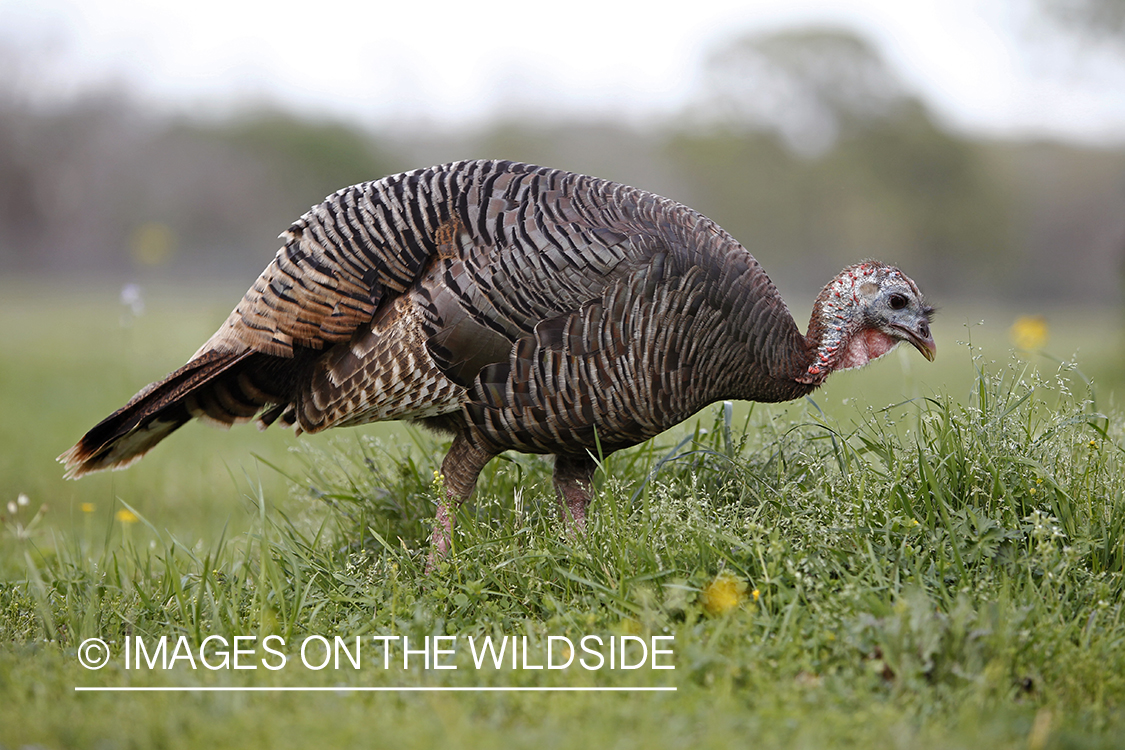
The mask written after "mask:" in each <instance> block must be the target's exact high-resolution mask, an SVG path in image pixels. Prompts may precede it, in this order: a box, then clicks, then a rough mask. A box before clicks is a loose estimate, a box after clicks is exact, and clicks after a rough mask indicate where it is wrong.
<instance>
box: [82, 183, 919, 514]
mask: <svg viewBox="0 0 1125 750" xmlns="http://www.w3.org/2000/svg"><path fill="white" fill-rule="evenodd" d="M282 238H283V239H284V241H285V244H284V246H283V247H282V248H281V250H279V251H278V254H277V256H276V257H275V259H274V260H273V262H272V263H270V265H269V266H268V267H267V268H266V270H265V271H264V272H263V273H262V275H261V276H260V277H259V279H258V280H257V281H256V282H255V284H254V285H253V287H252V288H251V289H250V290H249V291H248V292H247V293H246V295H245V297H244V298H243V300H242V301H241V302H240V303H239V305H238V306H237V308H236V309H235V310H234V312H232V313H231V315H230V317H229V318H228V319H227V321H226V322H225V323H224V324H223V325H222V326H221V327H220V329H219V330H218V331H217V332H216V333H215V335H214V336H212V337H211V339H209V340H208V341H207V342H206V343H205V344H204V345H203V346H202V347H201V348H200V349H199V351H198V352H197V353H196V355H195V356H194V357H193V358H192V360H191V361H190V362H189V363H188V364H187V365H185V366H184V367H183V368H181V369H180V370H178V371H176V372H175V373H172V374H171V375H169V376H168V377H167V378H166V379H165V380H163V381H160V382H159V383H156V384H153V385H152V386H149V387H148V388H146V389H145V390H143V391H141V393H139V394H138V395H137V396H136V397H134V399H133V400H132V401H131V402H130V403H129V404H128V405H127V406H125V407H124V408H122V409H121V410H119V411H118V412H116V413H114V414H113V415H111V416H110V417H109V418H107V419H106V420H104V421H103V422H102V423H101V424H99V425H98V426H96V427H95V428H93V429H92V430H91V431H90V432H89V433H88V434H87V435H86V436H85V437H84V438H83V439H82V441H81V442H79V444H78V445H76V446H75V447H74V448H73V449H72V450H71V451H70V452H69V453H68V454H65V455H64V456H63V457H62V458H63V459H64V460H65V461H66V462H67V464H68V467H69V469H70V475H71V476H80V475H81V474H84V473H86V472H88V471H95V470H98V469H102V468H111V467H112V468H116V467H118V466H123V465H127V464H128V463H130V462H131V461H132V460H135V459H136V458H138V457H139V456H140V455H142V454H143V453H144V452H145V451H147V450H148V449H149V448H151V447H152V445H155V443H156V442H159V440H161V439H163V437H165V436H166V435H167V434H169V433H170V432H171V431H172V430H174V429H176V428H177V427H179V426H180V425H182V424H183V423H184V422H186V421H188V420H189V419H190V418H192V417H200V418H203V419H205V420H207V421H211V422H215V423H219V424H222V425H230V424H232V423H235V422H239V421H245V420H249V419H252V418H254V417H258V419H259V422H260V423H261V424H263V425H268V424H270V423H272V422H274V421H278V420H280V421H281V422H282V423H285V424H291V425H296V426H297V427H298V428H299V429H300V430H303V431H307V432H317V431H320V430H323V429H327V428H329V427H333V426H339V425H354V424H361V423H365V422H371V421H379V420H392V419H408V420H418V421H421V422H423V423H425V424H428V425H430V426H433V427H437V428H440V429H444V430H446V431H448V432H451V433H452V434H453V435H454V436H455V440H454V445H453V448H452V449H451V452H450V454H449V456H448V457H447V458H446V461H445V463H444V464H443V471H444V472H445V473H446V475H447V484H448V486H449V488H450V493H451V495H452V496H453V497H454V498H463V497H465V496H467V495H468V494H469V492H471V490H472V487H473V484H474V483H475V481H476V476H477V474H478V473H479V471H480V468H481V467H483V465H484V463H486V462H487V461H488V460H489V459H490V458H491V457H492V456H494V455H496V454H498V453H500V452H502V451H504V450H506V449H516V450H520V451H525V452H535V453H553V454H556V455H557V456H559V457H560V458H559V459H558V462H557V467H556V485H557V486H558V488H559V493H560V497H562V498H563V499H564V501H566V502H568V504H569V505H570V507H571V510H572V512H575V511H576V510H581V508H577V506H578V505H581V506H582V507H584V500H582V498H581V497H579V496H581V495H584V494H585V495H586V496H587V497H588V485H589V478H590V475H592V472H593V463H592V460H591V459H590V457H589V452H590V451H591V450H593V449H594V448H595V446H597V447H598V448H600V449H601V450H602V451H603V452H604V453H609V452H612V451H614V450H617V449H620V448H624V447H627V446H630V445H633V444H636V443H638V442H641V441H643V440H646V439H648V438H650V437H652V436H654V435H656V434H658V433H660V432H661V431H663V430H665V429H667V428H668V427H670V426H672V425H674V424H676V423H678V422H680V421H682V420H683V419H685V418H687V417H688V416H690V415H691V414H693V413H694V412H696V411H698V410H699V409H700V408H702V407H703V406H705V405H706V404H708V403H710V402H713V401H715V400H717V399H721V398H741V399H750V400H756V401H779V400H786V399H792V398H796V397H798V396H800V395H802V394H804V393H807V392H808V391H810V390H811V389H812V388H814V387H816V385H817V384H819V382H820V381H821V380H822V379H823V377H810V375H809V373H813V372H815V370H813V369H810V368H811V366H810V363H811V362H812V361H813V359H814V358H815V354H816V352H815V344H816V342H815V341H811V340H810V339H807V338H806V337H805V336H804V335H802V334H801V333H800V331H799V330H798V329H797V326H796V324H795V323H794V321H793V319H792V316H790V314H789V312H788V310H787V309H786V307H785V305H784V303H783V302H782V301H781V299H780V297H779V295H778V293H777V290H776V289H775V287H774V286H773V284H772V283H771V281H770V280H769V278H768V277H767V276H766V274H765V273H764V272H763V271H762V269H761V267H760V266H759V265H758V263H757V261H755V260H754V258H753V257H752V256H751V255H750V253H749V252H748V251H747V250H746V249H745V248H743V247H742V246H741V245H740V244H738V243H737V242H736V241H735V240H734V239H733V238H731V237H730V235H728V234H727V233H726V232H725V231H723V230H722V229H721V228H720V227H718V226H717V225H716V224H715V223H714V222H712V221H711V220H709V219H707V218H706V217H704V216H702V215H701V214H699V213H697V212H695V211H693V210H691V209H689V208H687V207H685V206H683V205H680V204H678V203H675V202H674V201H671V200H668V199H666V198H661V197H659V196H656V195H653V194H651V193H647V192H644V191H642V190H637V189H634V188H630V187H626V186H623V185H619V184H615V183H612V182H608V181H604V180H600V179H596V178H593V177H586V176H582V175H576V174H571V173H567V172H562V171H558V170H552V169H545V168H541V167H534V166H529V165H524V164H516V163H512V162H503V161H466V162H456V163H452V164H447V165H443V166H439V167H433V168H430V169H424V170H417V171H413V172H408V173H405V174H400V175H394V176H391V177H387V178H384V179H382V180H379V181H376V182H370V183H364V184H361V185H356V186H354V187H350V188H346V189H344V190H341V191H339V192H338V193H336V194H334V195H332V196H330V197H329V198H328V199H327V200H326V201H325V202H324V203H322V204H321V205H319V206H316V207H314V208H313V209H312V210H311V211H310V212H309V213H307V214H306V215H305V216H303V217H302V218H301V219H300V220H299V221H297V222H296V223H295V224H294V225H293V226H292V227H291V228H290V229H289V230H288V231H287V232H286V233H285V234H283V235H282ZM896 273H897V271H896ZM927 336H928V333H927ZM822 356H823V355H822ZM825 374H826V373H825ZM568 493H569V495H570V496H573V498H572V499H573V502H571V500H569V499H568ZM580 500H581V502H579V501H580ZM439 515H440V511H439Z"/></svg>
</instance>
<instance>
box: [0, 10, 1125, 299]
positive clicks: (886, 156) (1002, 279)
mask: <svg viewBox="0 0 1125 750" xmlns="http://www.w3.org/2000/svg"><path fill="white" fill-rule="evenodd" d="M1076 2H1077V0H1076ZM474 157H492V158H507V159H516V160H523V161H530V162H534V163H540V164H544V165H548V166H555V167H561V168H564V169H570V170H574V171H581V172H587V173H591V174H597V175H600V176H603V177H607V178H610V179H615V180H619V181H622V182H627V183H630V184H634V185H637V186H639V187H644V188H647V189H650V190H653V191H654V192H658V193H661V194H664V195H667V196H669V197H672V198H675V199H677V200H680V201H682V202H684V203H687V204H688V205H691V206H693V207H695V208H697V209H699V210H700V211H702V212H703V213H705V214H707V215H709V216H711V217H712V218H714V219H715V220H716V221H718V222H719V223H720V224H722V225H723V226H724V227H725V228H727V229H728V230H729V231H730V232H731V233H732V234H733V235H734V236H735V237H737V238H738V239H739V240H740V241H742V242H743V243H744V244H745V245H746V246H747V247H748V248H750V250H751V252H753V253H754V254H755V255H756V256H757V257H758V258H759V260H761V261H762V263H763V265H764V266H765V267H766V268H767V269H768V270H769V271H770V273H771V275H773V276H774V278H775V279H776V280H779V282H781V283H782V284H783V285H784V286H787V287H788V288H791V289H792V288H799V289H801V290H803V291H808V290H814V289H815V288H816V287H817V286H819V284H820V283H822V282H823V280H824V279H827V278H829V277H830V275H831V274H833V273H834V272H835V271H836V270H838V268H839V267H840V266H842V265H844V264H847V263H851V262H855V261H857V260H860V259H862V258H865V257H879V258H883V259H886V260H889V261H892V262H896V263H898V264H901V265H902V266H903V267H904V268H907V269H909V273H910V274H911V275H912V276H913V277H914V278H916V279H918V280H920V281H921V282H922V284H923V286H924V287H925V288H926V291H927V292H929V293H931V294H934V295H940V296H941V297H945V298H957V297H960V298H972V299H977V300H981V299H997V300H1012V299H1028V298H1032V297H1033V298H1035V299H1036V300H1037V301H1038V302H1040V303H1052V302H1075V301H1077V302H1096V303H1105V302H1115V301H1120V296H1121V289H1122V270H1123V269H1122V265H1123V256H1125V210H1123V207H1125V148H1122V147H1116V148H1110V147H1106V148H1094V147H1080V146H1075V145H1067V144H1063V143H1049V142H1018V141H996V140H981V139H975V138H971V137H968V136H965V135H963V134H958V133H955V132H951V131H950V130H949V129H947V128H944V127H942V125H941V123H939V122H938V121H936V119H935V117H934V116H933V115H932V114H931V113H930V112H929V111H928V110H927V108H926V106H925V104H924V103H923V102H921V101H920V100H919V99H917V98H916V97H915V96H913V95H912V94H911V93H910V92H908V91H907V90H906V88H905V87H904V86H903V85H902V84H901V83H900V82H899V80H898V79H897V77H896V76H895V74H894V72H893V71H892V70H890V69H889V67H888V66H887V64H886V63H885V62H884V61H883V60H882V58H881V57H880V56H879V54H878V53H877V52H876V51H875V50H874V49H873V48H872V46H871V45H869V44H868V43H867V42H865V41H864V40H863V39H860V38H859V37H856V36H854V35H852V34H851V33H848V32H842V31H838V30H826V31H794V32H786V33H781V34H775V35H772V36H766V37H762V36H757V37H755V36H749V37H745V38H742V39H738V40H735V41H734V42H732V43H730V44H728V45H727V46H725V47H724V48H722V49H719V50H716V51H715V53H714V54H713V55H712V57H711V58H710V60H709V62H708V65H707V68H706V77H705V82H704V85H703V86H702V88H701V91H700V95H699V98H698V100H697V101H696V102H695V103H694V104H693V106H692V107H691V108H689V109H688V110H687V111H685V112H684V113H683V114H682V116H680V117H679V118H676V119H674V120H671V121H667V122H662V123H657V124H654V125H652V126H651V127H649V128H647V129H646V130H645V131H644V132H637V131H634V130H629V129H626V128H624V127H621V126H618V125H615V124H613V123H607V122H589V121H572V122H560V123H550V124H545V123H542V122H534V121H531V120H520V119H514V120H508V121H501V122H495V123H493V124H492V125H490V126H488V127H485V128H482V129H478V130H475V131H473V132H434V131H429V132H412V133H404V132H401V131H393V132H392V131H388V132H378V133H369V132H365V131H363V130H360V129H358V128H355V127H352V126H349V125H344V124H341V123H336V122H327V121H313V120H308V119H302V118H299V117H296V116H294V115H292V114H287V113H285V112H282V111H270V110H257V111H248V112H243V113H240V114H238V115H232V116H229V117H226V118H219V119H216V118H211V119H190V118H186V117H171V116H166V115H159V114H156V113H154V112H152V111H150V110H148V109H146V108H145V107H143V106H141V105H139V104H137V103H136V102H135V101H133V100H131V99H130V98H129V97H128V96H126V95H123V94H120V93H116V94H115V93H105V94H101V95H96V96H89V97H87V98H84V99H82V100H80V101H75V102H72V103H70V104H68V105H66V106H62V107H55V108H45V107H44V106H42V105H33V104H31V103H29V101H28V100H27V98H26V97H21V96H20V95H18V93H17V92H16V91H14V90H12V89H10V88H9V89H5V88H3V87H0V264H2V267H3V268H4V269H5V271H4V273H5V275H9V274H12V273H21V274H24V273H26V274H33V273H34V274H61V275H65V276H73V277H84V278H89V277H91V276H104V277H108V278H111V279H122V278H137V277H140V278H145V279H148V278H151V279H160V278H168V279H172V278H181V277H183V275H184V274H192V275H196V276H199V277H220V276H221V277H226V278H231V279H237V280H238V284H239V285H241V284H242V283H248V282H249V281H250V279H251V278H252V277H253V276H254V275H255V274H256V273H257V272H258V271H260V270H261V268H262V267H263V266H264V265H265V263H266V262H267V260H268V259H269V258H270V257H271V255H272V253H273V252H274V251H275V250H276V247H277V243H276V240H275V239H274V238H275V237H276V236H277V234H278V233H280V232H281V231H282V230H284V229H285V228H286V227H287V226H288V225H289V223H290V222H292V221H293V220H294V219H295V218H297V217H298V216H300V215H301V214H302V213H303V212H304V211H306V210H307V209H308V208H309V206H310V205H312V204H314V203H316V202H319V201H320V200H321V199H322V198H323V197H324V196H325V195H327V194H329V193H331V192H332V191H334V190H336V189H337V188H340V187H343V186H345V185H348V184H352V183H355V182H360V181H363V180H369V179H376V178H378V177H380V176H382V175H385V174H388V173H392V172H396V171H400V170H403V169H410V168H413V167H420V166H427V165H429V164H434V163H439V162H443V161H449V160H452V159H460V158H474Z"/></svg>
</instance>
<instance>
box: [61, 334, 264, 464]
mask: <svg viewBox="0 0 1125 750" xmlns="http://www.w3.org/2000/svg"><path fill="white" fill-rule="evenodd" d="M255 354H256V353H255V352H253V351H250V350H246V351H242V352H222V351H216V350H211V351H207V352H204V353H203V354H201V355H200V356H198V357H196V358H195V359H193V360H192V361H190V362H188V363H187V364H186V365H184V366H183V367H181V368H180V369H178V370H176V371H175V372H173V373H171V374H170V375H168V376H167V377H166V378H164V379H163V380H160V381H157V382H155V383H152V384H151V385H148V386H146V387H145V388H144V389H142V390H141V392H140V393H138V394H137V395H136V396H134V397H133V398H132V399H130V401H129V403H127V404H126V405H125V406H123V407H121V408H120V409H118V410H117V411H115V412H114V413H113V414H110V415H109V416H108V417H106V418H105V419H103V420H102V421H101V422H99V423H98V424H97V425H95V426H94V427H93V428H91V429H90V431H89V432H87V433H86V434H85V435H84V436H82V439H81V440H79V441H78V443H77V445H75V446H74V447H73V448H71V449H70V450H68V451H67V452H66V453H63V454H62V455H61V456H59V458H58V460H59V462H60V463H62V464H65V465H66V469H67V471H66V478H67V479H78V478H79V477H81V476H84V475H86V474H89V473H91V472H95V471H103V470H105V469H124V468H125V467H127V466H129V465H130V464H132V463H133V462H134V461H137V460H138V459H139V458H141V456H143V455H144V454H145V453H147V452H148V451H149V450H151V449H152V448H153V446H155V445H156V444H157V443H159V442H160V441H161V440H163V439H164V438H166V437H168V435H170V434H172V432H174V431H175V430H176V429H178V428H179V427H180V426H182V425H183V424H185V423H186V422H188V421H189V420H191V419H192V418H193V417H198V418H200V419H203V420H204V421H207V422H210V423H212V424H216V425H218V426H220V427H229V426H231V425H232V424H234V423H236V422H244V421H247V420H249V419H251V418H252V417H253V416H254V415H255V414H257V413H258V411H259V410H260V409H261V407H262V406H263V405H265V404H266V403H271V402H276V401H277V400H279V397H278V396H277V395H276V394H273V393H270V392H269V390H267V389H266V388H263V387H262V385H261V384H259V383H258V382H256V379H255V378H253V377H252V376H251V371H250V370H248V369H247V368H244V367H239V365H241V364H243V363H244V362H245V361H246V360H247V358H248V357H251V356H254V355H255ZM270 390H272V389H270Z"/></svg>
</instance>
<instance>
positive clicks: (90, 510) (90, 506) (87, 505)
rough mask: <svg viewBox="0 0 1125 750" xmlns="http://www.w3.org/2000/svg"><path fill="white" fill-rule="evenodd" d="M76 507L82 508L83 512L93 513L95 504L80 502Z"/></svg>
mask: <svg viewBox="0 0 1125 750" xmlns="http://www.w3.org/2000/svg"><path fill="white" fill-rule="evenodd" d="M78 507H79V508H81V509H82V512H83V513H93V512H94V507H95V506H94V504H93V503H82V504H81V505H79V506H78Z"/></svg>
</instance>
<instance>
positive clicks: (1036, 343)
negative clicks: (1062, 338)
mask: <svg viewBox="0 0 1125 750" xmlns="http://www.w3.org/2000/svg"><path fill="white" fill-rule="evenodd" d="M1008 335H1009V336H1010V337H1011V339H1012V343H1013V344H1015V345H1016V347H1017V348H1019V349H1023V350H1024V351H1029V352H1033V351H1038V350H1039V349H1042V348H1043V346H1044V345H1045V344H1046V343H1047V338H1048V337H1049V336H1050V329H1049V328H1048V327H1047V319H1046V318H1044V317H1043V316H1042V315H1021V316H1020V317H1018V318H1016V322H1015V323H1013V324H1012V327H1011V328H1010V329H1008Z"/></svg>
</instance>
